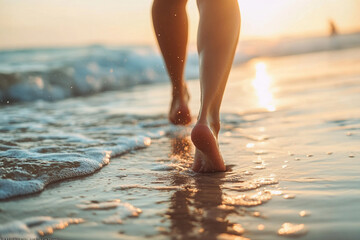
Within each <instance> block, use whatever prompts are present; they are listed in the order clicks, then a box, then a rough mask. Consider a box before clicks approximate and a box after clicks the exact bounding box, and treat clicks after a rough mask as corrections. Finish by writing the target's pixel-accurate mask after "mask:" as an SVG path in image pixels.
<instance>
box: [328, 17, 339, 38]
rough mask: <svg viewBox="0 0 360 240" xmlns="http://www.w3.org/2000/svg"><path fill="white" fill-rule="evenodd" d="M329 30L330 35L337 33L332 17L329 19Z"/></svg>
mask: <svg viewBox="0 0 360 240" xmlns="http://www.w3.org/2000/svg"><path fill="white" fill-rule="evenodd" d="M329 30H330V36H336V35H338V30H337V27H336V26H335V23H334V21H333V20H332V19H329Z"/></svg>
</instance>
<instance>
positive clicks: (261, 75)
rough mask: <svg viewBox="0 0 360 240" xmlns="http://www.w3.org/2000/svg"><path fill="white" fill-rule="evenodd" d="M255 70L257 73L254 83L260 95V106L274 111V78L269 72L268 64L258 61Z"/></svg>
mask: <svg viewBox="0 0 360 240" xmlns="http://www.w3.org/2000/svg"><path fill="white" fill-rule="evenodd" d="M255 70H256V75H255V79H254V80H253V81H252V85H253V87H254V89H255V93H256V96H257V97H258V102H259V106H260V107H262V108H265V109H267V110H268V111H270V112H273V111H275V110H276V106H275V104H274V99H273V95H272V92H271V82H272V78H271V77H270V75H269V74H268V72H267V69H266V64H265V63H263V62H258V63H256V64H255Z"/></svg>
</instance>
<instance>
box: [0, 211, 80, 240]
mask: <svg viewBox="0 0 360 240" xmlns="http://www.w3.org/2000/svg"><path fill="white" fill-rule="evenodd" d="M83 221H84V220H83V219H81V218H52V217H48V216H38V217H30V218H26V219H24V220H21V221H20V220H19V221H13V222H10V223H7V224H4V225H0V237H1V238H2V239H3V238H4V239H15V238H21V239H35V238H36V239H37V238H39V237H41V236H43V235H45V234H52V233H53V232H54V230H59V229H64V228H66V227H67V226H68V225H69V224H78V223H82V222H83Z"/></svg>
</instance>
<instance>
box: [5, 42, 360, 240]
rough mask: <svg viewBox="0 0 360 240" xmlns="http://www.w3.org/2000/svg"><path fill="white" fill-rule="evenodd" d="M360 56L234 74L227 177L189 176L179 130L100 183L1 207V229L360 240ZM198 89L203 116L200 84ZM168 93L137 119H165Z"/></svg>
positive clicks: (137, 106) (125, 160)
mask: <svg viewBox="0 0 360 240" xmlns="http://www.w3.org/2000/svg"><path fill="white" fill-rule="evenodd" d="M359 53H360V49H350V50H344V51H339V52H336V51H334V52H324V53H314V54H307V55H300V56H293V57H283V58H277V59H258V60H256V61H253V62H250V63H248V64H246V65H243V66H241V67H238V68H236V69H234V70H233V72H232V74H231V77H230V80H229V86H228V89H227V91H226V95H225V98H224V105H223V108H222V112H223V114H222V130H221V133H220V148H221V151H222V153H223V156H224V159H225V161H226V164H227V168H228V170H227V172H225V173H216V174H195V173H193V172H192V171H190V170H189V166H190V165H191V163H192V156H193V152H194V148H193V146H192V144H191V142H190V140H189V137H188V135H189V133H190V130H191V127H179V128H177V129H175V130H174V131H171V132H168V134H167V135H166V136H163V137H160V138H158V139H152V143H151V145H150V146H149V147H147V148H145V149H142V150H133V151H131V152H130V153H128V154H125V155H122V156H119V157H116V158H112V159H111V161H110V164H109V165H108V166H105V167H104V168H102V169H101V170H100V171H98V172H96V173H95V174H93V175H90V176H87V177H83V178H78V179H71V180H67V181H63V182H59V183H55V184H51V185H49V186H48V187H47V188H46V189H45V190H44V191H43V192H41V193H39V194H35V195H29V196H25V197H20V198H15V199H10V200H8V201H3V202H1V206H0V208H1V217H0V223H1V224H4V223H8V222H11V221H12V220H23V219H26V218H28V217H34V216H51V217H53V218H66V217H68V218H76V219H83V220H84V222H83V223H80V224H76V225H70V226H69V227H67V228H65V229H63V230H58V231H54V233H53V234H52V235H49V237H53V238H58V239H231V240H234V239H292V238H293V237H300V239H354V240H355V239H358V236H360V229H359V228H358V226H359V224H360V218H359V217H358V214H357V213H358V212H359V210H360V207H359V205H358V204H357V203H358V202H359V200H360V197H359V196H360V195H359V193H360V189H359V183H360V179H359V174H358V173H359V170H360V162H359V158H360V151H359V148H358V146H359V140H360V112H359V108H360V97H359V96H360V94H359V93H360V70H359V69H360V65H359V61H358V60H359V59H358V58H359V57H358V56H360V54H359ZM190 89H191V95H192V100H191V109H192V110H193V112H194V113H195V112H196V109H198V101H197V100H198V98H199V91H198V82H197V81H192V82H190ZM167 93H168V85H156V86H153V87H148V88H146V87H139V88H136V89H135V90H134V92H133V95H132V100H133V103H134V107H132V111H133V112H134V113H135V114H136V113H140V112H141V111H142V110H144V109H147V110H146V111H147V112H151V114H153V115H154V114H160V115H157V117H158V118H160V119H166V115H165V113H166V110H167V109H165V108H164V106H163V103H164V101H166V102H167V98H168V97H167ZM111 94H115V93H105V94H103V95H99V96H95V98H97V99H111V98H114V99H115V97H114V96H115V95H111ZM120 95H121V94H120ZM153 96H158V99H153ZM92 98H94V97H92ZM119 99H121V96H119ZM159 99H160V100H159ZM141 100H142V101H141ZM150 105H151V108H150V109H149V108H147V107H149V106H150ZM122 111H126V109H123V110H122ZM151 114H150V116H149V119H151ZM151 124H152V123H151V121H149V125H151ZM154 124H159V125H161V126H164V127H165V126H166V125H167V123H164V121H160V122H159V121H154ZM119 200H120V201H119ZM123 203H126V204H123ZM127 203H128V204H131V205H132V206H133V207H131V206H130V205H128V204H127Z"/></svg>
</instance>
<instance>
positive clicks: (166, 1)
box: [152, 0, 191, 125]
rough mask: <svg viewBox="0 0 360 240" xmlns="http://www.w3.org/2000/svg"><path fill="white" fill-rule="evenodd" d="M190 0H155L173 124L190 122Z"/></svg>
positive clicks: (155, 26) (155, 22) (155, 13)
mask: <svg viewBox="0 0 360 240" xmlns="http://www.w3.org/2000/svg"><path fill="white" fill-rule="evenodd" d="M186 3H187V0H154V3H153V8H152V17H153V24H154V29H155V34H156V37H157V40H158V43H159V46H160V49H161V52H162V55H163V57H164V60H165V64H166V68H167V71H168V74H169V76H170V79H171V83H172V103H171V107H170V112H169V120H170V121H171V122H172V123H173V124H181V125H186V124H188V123H190V122H191V115H190V110H189V108H188V101H189V94H188V91H187V86H186V83H185V81H184V67H185V61H186V47H187V39H188V20H187V15H186V8H185V7H186Z"/></svg>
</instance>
